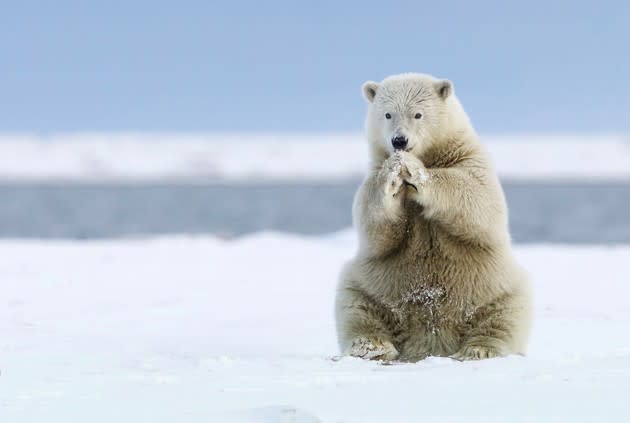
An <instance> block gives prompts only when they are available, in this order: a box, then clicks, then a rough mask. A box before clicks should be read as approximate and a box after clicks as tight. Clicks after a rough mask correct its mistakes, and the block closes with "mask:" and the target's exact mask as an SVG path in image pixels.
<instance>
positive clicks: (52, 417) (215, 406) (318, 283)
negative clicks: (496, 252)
mask: <svg viewBox="0 0 630 423" xmlns="http://www.w3.org/2000/svg"><path fill="white" fill-rule="evenodd" d="M355 247H356V240H355V237H354V235H353V233H352V232H351V231H344V232H340V233H336V234H333V235H327V236H321V237H297V236H291V235H284V234H276V233H261V234H256V235H251V236H247V237H244V238H239V239H235V240H222V239H219V238H214V237H184V236H182V237H164V238H148V239H119V240H109V241H24V240H2V241H0V256H1V257H2V260H1V261H0V281H1V282H0V283H1V284H2V285H1V286H2V299H0V370H1V372H2V373H1V375H0V422H11V423H20V422H42V421H46V422H71V421H77V422H78V421H89V422H116V421H125V422H138V421H151V422H173V421H177V422H289V421H293V422H317V421H319V422H361V423H364V422H419V421H466V422H474V421H479V422H488V421H510V422H517V421H537V422H541V421H554V422H557V421H570V422H578V421H623V420H626V419H627V418H628V414H629V413H630V404H629V403H628V393H629V392H630V329H629V328H630V302H629V301H628V296H629V294H630V286H629V284H628V282H630V279H629V278H630V276H629V273H628V270H627V264H626V263H628V262H629V261H630V246H623V245H620V246H597V245H593V246H562V245H533V246H520V245H519V246H517V247H516V253H517V255H518V258H519V260H520V261H521V263H522V264H523V265H524V266H525V267H526V268H527V269H528V270H529V271H530V272H531V274H532V278H533V284H534V293H535V324H534V329H533V335H532V338H531V343H530V352H529V354H528V355H527V356H526V357H521V356H511V357H506V358H500V359H493V360H487V361H480V362H464V363H461V362H456V361H453V360H450V359H447V358H429V359H427V360H425V361H422V362H419V363H416V364H396V365H382V364H379V363H376V362H370V361H363V360H359V359H352V358H343V359H341V360H333V359H332V358H333V357H334V356H335V355H337V354H338V351H337V345H336V338H335V330H334V321H333V299H334V295H335V285H336V278H337V274H338V272H339V270H340V267H341V265H342V263H343V262H344V261H345V260H347V259H348V258H349V257H351V256H352V254H353V253H354V250H355Z"/></svg>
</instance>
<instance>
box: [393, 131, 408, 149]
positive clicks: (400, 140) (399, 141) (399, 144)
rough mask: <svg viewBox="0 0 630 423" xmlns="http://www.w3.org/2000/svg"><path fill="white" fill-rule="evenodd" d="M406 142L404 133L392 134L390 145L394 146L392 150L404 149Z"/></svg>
mask: <svg viewBox="0 0 630 423" xmlns="http://www.w3.org/2000/svg"><path fill="white" fill-rule="evenodd" d="M407 144H409V139H407V137H406V136H404V135H394V136H393V137H392V147H394V150H404V149H406V148H407Z"/></svg>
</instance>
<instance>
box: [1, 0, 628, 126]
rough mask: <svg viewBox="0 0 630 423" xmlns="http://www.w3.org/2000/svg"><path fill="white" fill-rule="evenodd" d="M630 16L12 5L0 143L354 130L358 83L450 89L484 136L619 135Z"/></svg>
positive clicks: (542, 5)
mask: <svg viewBox="0 0 630 423" xmlns="http://www.w3.org/2000/svg"><path fill="white" fill-rule="evenodd" d="M629 22H630V2H627V1H597V2H594V1H579V0H576V1H549V0H548V1H540V0H532V1H527V2H525V1H519V2H508V1H505V2H500V1H492V2H489V1H483V0H480V1H437V0H433V1H420V0H416V1H413V2H412V1H391V2H385V1H380V2H371V1H347V2H341V1H326V0H324V1H312V2H300V1H226V0H224V1H213V0H210V1H179V2H174V1H173V2H162V1H157V0H151V1H149V0H140V1H116V0H114V1H107V2H104V1H98V2H96V1H92V2H90V1H82V2H79V1H64V0H59V1H54V2H53V1H29V0H24V1H14V2H5V3H4V4H3V6H2V11H1V13H0V132H2V131H35V132H43V133H50V132H69V131H126V130H134V131H195V132H196V131H265V132H277V131H283V132H303V131H316V132H328V131H357V130H361V129H362V125H363V119H364V113H365V104H364V102H363V99H362V98H361V91H360V86H361V84H362V82H363V81H364V80H366V79H374V80H380V79H382V78H383V77H385V76H387V75H389V74H393V73H399V72H405V71H419V72H426V73H432V74H435V75H436V76H440V77H445V78H449V79H451V80H452V81H453V82H454V84H455V89H456V92H457V93H458V95H459V96H460V99H461V100H462V102H463V103H464V106H465V107H466V109H467V110H468V112H469V114H470V115H471V117H472V119H473V123H474V124H475V126H476V127H477V128H478V130H479V131H481V132H484V133H522V132H526V133H535V132H570V133H598V132H629V131H630V53H629V52H630V24H629Z"/></svg>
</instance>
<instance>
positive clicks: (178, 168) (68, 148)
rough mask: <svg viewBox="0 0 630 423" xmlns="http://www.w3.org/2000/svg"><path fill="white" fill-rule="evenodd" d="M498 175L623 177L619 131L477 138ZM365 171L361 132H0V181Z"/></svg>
mask: <svg viewBox="0 0 630 423" xmlns="http://www.w3.org/2000/svg"><path fill="white" fill-rule="evenodd" d="M481 139H482V143H483V145H484V146H485V147H486V148H487V149H488V151H489V152H490V154H491V156H492V157H493V158H494V161H495V164H496V167H497V170H498V173H499V175H500V176H501V177H502V178H506V179H525V180H550V179H570V180H594V179H598V180H620V179H621V180H628V179H630V139H628V138H627V137H626V138H624V137H623V136H614V135H609V136H605V135H604V136H567V135H565V136H561V135H548V136H544V135H532V136H501V137H498V136H483V135H482V136H481ZM367 168H368V149H367V144H366V141H365V140H364V137H363V136H362V135H361V134H322V135H308V134H288V135H287V134H282V135H280V134H277V135H274V134H269V135H260V134H144V133H120V134H106V133H104V134H103V133H101V134H99V133H95V134H90V133H85V134H57V135H51V136H38V135H28V134H14V135H11V134H4V135H0V181H9V182H10V181H61V182H63V181H79V182H101V181H105V182H108V181H115V182H137V181H193V182H198V181H202V182H203V181H212V182H216V181H239V182H248V181H253V182H258V183H260V182H266V181H270V182H273V181H289V182H299V181H334V180H339V179H342V178H345V179H350V178H352V179H359V178H361V177H362V176H363V175H364V173H365V172H366V170H367Z"/></svg>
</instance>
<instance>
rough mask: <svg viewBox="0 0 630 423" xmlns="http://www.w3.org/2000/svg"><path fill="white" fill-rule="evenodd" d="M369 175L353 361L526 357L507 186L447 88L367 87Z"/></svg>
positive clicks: (363, 192) (349, 305)
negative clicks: (504, 185)
mask: <svg viewBox="0 0 630 423" xmlns="http://www.w3.org/2000/svg"><path fill="white" fill-rule="evenodd" d="M363 94H364V97H365V99H366V100H367V102H368V104H369V106H368V114H367V119H366V130H367V138H368V143H369V152H370V159H371V164H370V169H369V173H368V175H367V177H366V179H365V180H364V182H363V184H362V185H361V187H360V188H359V190H358V191H357V193H356V195H355V199H354V204H353V220H354V225H355V227H356V229H357V231H358V235H359V248H358V252H357V254H356V256H355V257H354V259H353V260H351V261H350V262H349V263H347V264H346V265H345V267H344V269H343V271H342V274H341V278H340V282H339V286H338V292H337V299H336V306H335V312H336V322H337V333H338V339H339V345H340V348H341V350H342V352H343V353H344V354H347V355H351V356H356V357H363V358H368V359H377V360H400V361H417V360H421V359H423V358H425V357H428V356H443V357H452V358H454V359H458V360H475V359H486V358H492V357H497V356H503V355H507V354H525V351H526V345H527V339H528V337H529V332H530V324H531V292H530V283H529V279H528V276H527V274H526V272H525V271H524V270H523V269H522V268H521V267H520V266H519V265H518V264H517V263H516V261H515V260H514V258H513V256H512V251H511V241H510V236H509V232H508V220H507V208H506V204H505V198H504V195H503V191H502V189H501V185H500V184H499V181H498V178H497V176H496V173H495V171H494V169H493V167H492V164H491V162H490V160H489V159H488V157H487V155H486V153H485V152H484V150H483V148H482V147H481V145H480V143H479V141H478V138H477V135H476V133H475V130H474V129H473V127H472V125H471V123H470V121H469V119H468V116H467V115H466V112H465V111H464V109H463V108H462V106H461V104H460V102H459V100H458V99H457V97H456V96H455V93H454V91H453V85H452V83H451V82H450V81H448V80H439V79H436V78H434V77H432V76H430V75H423V74H412V73H409V74H401V75H395V76H391V77H389V78H386V79H385V80H383V81H382V82H381V83H376V82H371V81H369V82H366V83H365V84H364V85H363Z"/></svg>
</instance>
